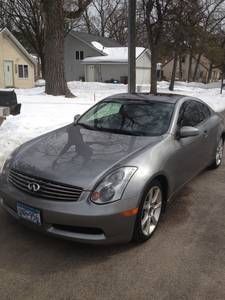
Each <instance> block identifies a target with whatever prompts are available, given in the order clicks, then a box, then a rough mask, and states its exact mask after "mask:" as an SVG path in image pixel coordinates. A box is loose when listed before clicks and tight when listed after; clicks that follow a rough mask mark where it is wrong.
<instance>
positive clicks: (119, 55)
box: [83, 41, 146, 64]
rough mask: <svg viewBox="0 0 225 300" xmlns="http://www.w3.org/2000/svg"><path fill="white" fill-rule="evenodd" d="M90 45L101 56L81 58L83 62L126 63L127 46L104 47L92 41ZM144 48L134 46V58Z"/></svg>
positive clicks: (143, 50)
mask: <svg viewBox="0 0 225 300" xmlns="http://www.w3.org/2000/svg"><path fill="white" fill-rule="evenodd" d="M92 45H93V46H94V47H95V48H96V49H97V50H98V51H100V52H101V53H102V56H95V57H87V58H85V59H84V60H83V63H84V64H89V63H128V47H104V46H103V45H102V44H101V43H99V42H96V41H93V42H92ZM145 51H146V49H145V48H142V47H137V48H136V58H138V57H139V56H140V55H141V54H142V53H143V52H145Z"/></svg>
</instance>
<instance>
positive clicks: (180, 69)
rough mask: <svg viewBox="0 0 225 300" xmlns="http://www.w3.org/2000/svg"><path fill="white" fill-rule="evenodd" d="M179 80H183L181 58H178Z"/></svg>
mask: <svg viewBox="0 0 225 300" xmlns="http://www.w3.org/2000/svg"><path fill="white" fill-rule="evenodd" d="M179 80H180V81H182V80H183V70H182V57H181V55H180V56H179Z"/></svg>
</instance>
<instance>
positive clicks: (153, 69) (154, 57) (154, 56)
mask: <svg viewBox="0 0 225 300" xmlns="http://www.w3.org/2000/svg"><path fill="white" fill-rule="evenodd" d="M157 60H158V55H157V51H156V49H155V46H151V90H150V93H151V94H153V95H156V94H157Z"/></svg>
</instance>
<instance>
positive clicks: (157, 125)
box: [78, 100, 174, 136]
mask: <svg viewBox="0 0 225 300" xmlns="http://www.w3.org/2000/svg"><path fill="white" fill-rule="evenodd" d="M173 110H174V104H171V103H165V102H154V101H143V100H136V101H133V100H111V101H109V100H107V101H103V102H100V103H98V104H97V105H95V106H94V107H93V108H92V109H90V110H89V111H88V112H87V113H86V114H84V115H83V116H82V117H81V118H80V120H79V122H78V125H81V126H84V127H85V128H87V129H90V130H101V131H108V132H113V133H120V134H129V135H137V136H139V135H140V136H159V135H162V134H164V133H166V132H167V131H168V128H169V125H170V120H171V117H172V113H173Z"/></svg>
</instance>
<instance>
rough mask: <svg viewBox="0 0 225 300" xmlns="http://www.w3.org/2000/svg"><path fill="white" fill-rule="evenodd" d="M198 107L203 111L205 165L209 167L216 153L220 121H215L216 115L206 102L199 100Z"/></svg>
mask: <svg viewBox="0 0 225 300" xmlns="http://www.w3.org/2000/svg"><path fill="white" fill-rule="evenodd" d="M198 107H199V110H200V113H201V119H202V123H201V126H202V130H203V132H204V135H203V136H204V139H203V146H204V153H203V156H204V160H205V161H204V166H203V167H207V166H208V165H209V164H210V163H211V162H212V159H213V155H214V154H215V153H214V152H215V147H216V145H217V132H218V122H215V117H213V115H212V113H211V110H210V109H209V107H208V106H207V105H205V104H204V103H201V102H198Z"/></svg>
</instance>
